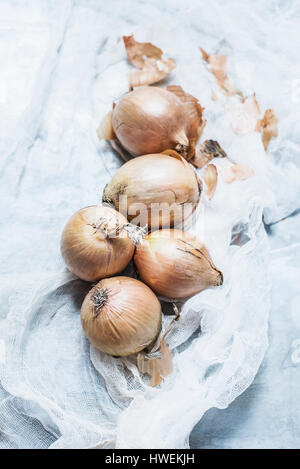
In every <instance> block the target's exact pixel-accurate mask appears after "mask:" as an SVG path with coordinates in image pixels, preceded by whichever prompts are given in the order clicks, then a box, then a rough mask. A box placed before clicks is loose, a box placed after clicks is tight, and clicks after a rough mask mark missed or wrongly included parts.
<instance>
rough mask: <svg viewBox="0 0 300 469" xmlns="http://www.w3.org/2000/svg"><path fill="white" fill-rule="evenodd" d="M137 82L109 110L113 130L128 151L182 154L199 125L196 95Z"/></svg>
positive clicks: (189, 152) (192, 143) (190, 151)
mask: <svg viewBox="0 0 300 469" xmlns="http://www.w3.org/2000/svg"><path fill="white" fill-rule="evenodd" d="M169 89H170V91H168V90H167V89H162V88H157V87H155V86H141V87H139V88H137V89H135V90H134V91H131V92H130V93H128V94H126V95H125V96H124V97H123V98H121V100H120V101H119V102H118V104H117V105H116V106H115V108H114V110H113V114H112V126H113V130H114V133H115V135H116V137H117V139H118V140H119V142H120V143H121V145H122V146H123V148H125V149H126V150H127V151H128V152H129V153H130V154H131V155H133V156H139V155H146V154H150V153H161V152H163V151H164V150H168V149H173V150H176V151H178V152H179V153H180V154H182V156H184V157H185V158H188V159H189V158H191V157H192V156H193V155H194V146H195V143H196V141H197V139H198V138H199V135H200V133H201V131H202V129H203V125H204V123H203V121H202V111H203V109H202V108H201V106H200V105H199V103H198V101H197V99H196V98H194V97H193V96H191V95H188V94H186V93H185V92H184V91H183V90H182V88H181V87H179V86H172V87H169Z"/></svg>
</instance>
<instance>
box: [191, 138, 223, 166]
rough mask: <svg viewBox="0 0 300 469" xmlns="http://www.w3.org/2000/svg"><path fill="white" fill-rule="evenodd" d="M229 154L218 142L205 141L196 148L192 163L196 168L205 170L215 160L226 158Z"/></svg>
mask: <svg viewBox="0 0 300 469" xmlns="http://www.w3.org/2000/svg"><path fill="white" fill-rule="evenodd" d="M226 156H227V154H226V153H225V151H224V150H223V148H222V147H221V146H220V145H219V143H218V142H217V141H216V140H205V141H204V142H203V143H201V144H200V145H198V146H197V147H196V153H195V156H194V158H193V159H192V160H191V163H192V164H193V165H194V166H196V168H199V169H200V168H203V166H205V165H206V164H207V163H209V162H210V161H211V160H212V159H213V158H225V157H226Z"/></svg>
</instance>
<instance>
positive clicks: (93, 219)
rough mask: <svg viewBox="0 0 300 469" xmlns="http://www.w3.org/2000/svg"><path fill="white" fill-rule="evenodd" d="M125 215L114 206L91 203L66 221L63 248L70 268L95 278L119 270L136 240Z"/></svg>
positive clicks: (130, 254)
mask: <svg viewBox="0 0 300 469" xmlns="http://www.w3.org/2000/svg"><path fill="white" fill-rule="evenodd" d="M126 225H128V222H127V220H126V218H125V217H124V216H123V215H122V214H120V213H118V212H116V211H115V210H114V209H113V208H110V207H105V206H97V205H92V206H90V207H85V208H82V209H81V210H79V211H78V212H76V213H75V214H74V215H73V216H72V217H71V218H70V220H69V221H68V223H67V224H66V226H65V228H64V230H63V233H62V238H61V252H62V256H63V258H64V260H65V263H66V264H67V266H68V268H69V269H70V271H71V272H72V273H73V274H74V275H77V277H79V278H81V279H82V280H87V281H89V282H94V281H95V280H100V279H101V278H104V277H110V276H111V275H115V274H118V273H120V272H121V271H122V270H123V269H124V268H125V267H126V266H127V265H128V264H129V262H130V260H131V258H132V256H133V253H134V249H135V248H134V244H133V243H132V242H131V240H130V238H129V235H128V232H127V231H126V230H125V229H123V227H124V226H126Z"/></svg>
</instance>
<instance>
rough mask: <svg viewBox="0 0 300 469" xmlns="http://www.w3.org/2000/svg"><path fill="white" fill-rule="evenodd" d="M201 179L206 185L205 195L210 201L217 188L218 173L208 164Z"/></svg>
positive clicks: (213, 166)
mask: <svg viewBox="0 0 300 469" xmlns="http://www.w3.org/2000/svg"><path fill="white" fill-rule="evenodd" d="M203 179H204V182H205V184H206V187H207V190H206V195H207V197H208V198H209V200H211V199H212V198H213V196H214V193H215V191H216V188H217V182H218V171H217V168H216V167H215V165H214V164H209V165H208V166H207V167H206V168H205V169H204V173H203Z"/></svg>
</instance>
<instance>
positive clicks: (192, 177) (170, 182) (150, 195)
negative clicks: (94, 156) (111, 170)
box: [102, 150, 201, 229]
mask: <svg viewBox="0 0 300 469" xmlns="http://www.w3.org/2000/svg"><path fill="white" fill-rule="evenodd" d="M166 153H168V154H163V153H160V154H151V155H143V156H140V157H137V158H134V159H132V160H130V161H128V162H127V163H125V164H124V165H123V166H121V168H120V169H119V170H118V171H117V172H116V174H115V175H114V176H113V178H112V179H111V181H110V182H109V183H108V184H107V185H106V187H105V189H104V193H103V199H102V200H103V202H106V203H109V204H112V205H113V206H114V207H115V208H116V210H120V211H121V212H122V213H123V215H124V216H126V217H127V219H128V220H129V221H131V222H132V223H135V224H138V225H140V226H144V225H148V227H149V229H150V228H151V229H158V228H161V227H163V226H164V227H166V226H167V227H172V226H176V225H178V224H179V223H182V222H183V221H184V220H186V219H187V218H188V217H189V216H190V215H191V214H192V212H193V211H194V210H195V208H196V206H197V203H198V201H199V198H200V193H201V185H200V181H199V180H198V177H197V174H196V172H195V171H194V169H193V168H192V166H191V165H190V164H189V163H187V161H186V160H185V159H183V158H182V157H181V156H180V155H178V153H176V152H175V151H173V150H170V151H169V152H166ZM170 155H171V156H170Z"/></svg>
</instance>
